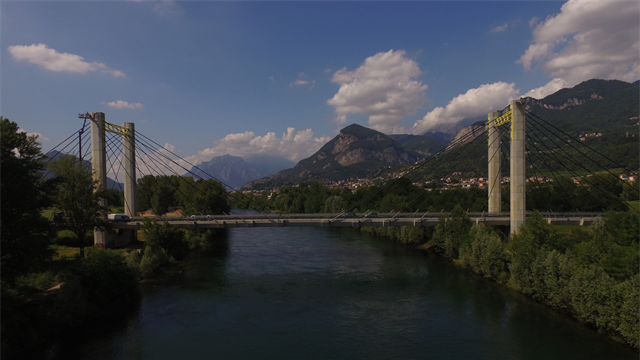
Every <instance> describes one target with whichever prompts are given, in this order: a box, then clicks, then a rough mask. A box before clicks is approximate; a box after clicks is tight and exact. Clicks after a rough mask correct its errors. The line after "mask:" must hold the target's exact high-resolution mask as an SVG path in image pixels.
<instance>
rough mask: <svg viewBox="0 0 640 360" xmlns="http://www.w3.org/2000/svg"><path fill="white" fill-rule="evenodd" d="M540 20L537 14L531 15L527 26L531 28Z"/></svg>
mask: <svg viewBox="0 0 640 360" xmlns="http://www.w3.org/2000/svg"><path fill="white" fill-rule="evenodd" d="M539 21H540V18H539V17H537V16H534V17H532V18H531V19H529V27H530V28H533V27H534V26H536V25H538V22H539Z"/></svg>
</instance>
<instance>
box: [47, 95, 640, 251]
mask: <svg viewBox="0 0 640 360" xmlns="http://www.w3.org/2000/svg"><path fill="white" fill-rule="evenodd" d="M79 117H80V118H82V119H84V123H83V126H82V128H81V129H80V130H78V131H77V132H74V133H73V134H72V135H71V136H69V138H67V139H66V140H64V141H63V142H61V143H60V144H59V145H58V146H56V147H55V148H54V149H53V150H56V151H59V152H62V153H64V154H68V155H71V156H75V157H78V158H79V159H80V160H81V161H83V160H85V159H87V160H88V159H90V160H91V168H92V171H93V176H94V180H95V181H96V182H97V183H98V184H99V185H100V186H102V187H103V188H106V184H107V177H109V178H111V179H113V180H114V181H115V183H116V184H120V180H122V181H123V183H124V184H123V185H121V187H120V190H121V191H122V192H123V193H124V211H125V214H126V215H128V216H129V217H130V218H131V219H130V220H129V221H113V222H112V226H111V228H112V229H115V230H119V232H120V234H119V237H121V238H122V236H123V233H124V237H129V238H131V237H135V234H136V231H137V230H138V229H139V228H140V226H141V224H142V219H141V218H138V217H137V215H138V210H139V209H138V206H137V197H136V193H137V192H138V191H145V190H144V189H143V188H140V181H142V180H144V179H145V176H147V175H151V176H152V178H153V179H155V178H154V177H157V176H160V175H167V174H174V175H178V176H177V177H178V178H179V179H180V181H181V184H180V186H178V187H177V192H178V193H179V195H178V196H180V197H181V200H182V201H183V203H184V204H186V205H189V207H190V208H191V209H192V211H191V212H193V213H195V214H197V215H193V218H191V217H175V218H172V217H156V219H157V220H161V221H167V223H169V224H170V225H172V226H178V227H183V228H231V227H268V226H269V227H278V226H319V227H332V226H334V227H360V226H433V225H436V224H437V223H438V215H439V214H438V213H437V212H431V213H429V212H426V213H423V212H418V211H419V209H418V207H420V206H419V205H420V204H419V201H420V199H421V194H420V193H416V194H412V196H410V197H408V198H409V199H411V200H410V201H409V202H408V203H407V204H404V205H402V209H400V210H399V212H393V213H390V214H375V216H373V213H371V212H367V213H362V214H354V213H352V211H356V210H355V209H362V206H364V204H366V203H367V201H368V200H370V199H371V198H372V197H374V196H376V194H377V193H379V192H383V191H397V192H402V191H406V190H407V188H408V187H409V186H411V183H416V182H421V181H422V180H423V179H425V178H426V177H427V176H429V175H433V173H434V171H435V170H434V169H443V168H447V167H448V168H449V170H455V169H457V167H458V166H462V165H463V164H465V163H468V162H469V161H470V159H474V156H475V159H476V160H475V161H476V162H477V163H476V164H475V165H476V166H479V165H480V164H479V162H484V164H486V165H484V166H488V180H487V191H488V198H487V208H486V211H484V212H481V213H469V214H468V215H469V217H470V219H471V221H472V222H474V223H484V224H487V225H500V226H510V228H511V232H512V233H515V232H517V231H518V229H519V228H520V227H521V226H522V225H523V224H524V223H525V222H526V218H527V216H528V212H527V204H528V203H527V192H526V187H527V182H529V183H530V184H531V185H530V186H532V187H533V192H530V195H532V194H533V195H534V196H533V199H529V205H530V206H529V207H530V208H531V207H534V208H536V209H538V210H541V211H540V212H541V214H542V215H543V216H544V217H545V218H546V219H547V221H549V223H553V224H578V225H588V224H590V223H591V222H592V221H593V220H594V219H595V218H596V217H597V216H601V215H602V214H603V213H604V212H601V211H599V210H601V208H597V209H593V206H591V208H592V209H581V204H580V198H589V197H591V198H593V199H594V200H597V199H596V198H601V199H606V200H607V201H609V202H616V201H618V202H621V205H620V206H626V205H627V204H626V203H624V202H622V200H621V199H620V198H619V197H618V196H617V195H616V194H612V193H611V192H610V191H608V189H609V188H611V187H612V186H614V185H616V183H619V182H620V181H621V180H620V179H619V178H618V177H617V176H616V175H615V174H613V173H612V172H611V171H610V169H611V168H612V167H616V168H619V169H624V171H627V172H632V170H629V169H626V167H625V166H623V165H620V164H618V163H616V161H615V160H612V159H610V158H608V157H607V156H605V155H603V154H602V153H600V152H598V151H597V150H596V149H593V148H591V147H589V146H588V145H587V144H585V143H584V142H581V141H580V140H579V139H577V138H576V137H575V136H572V135H570V134H567V133H565V132H563V131H562V130H560V129H559V128H558V127H556V126H555V125H554V124H553V123H551V122H549V121H546V120H544V119H542V118H540V117H539V116H537V115H536V114H533V113H531V112H529V111H527V110H526V108H525V104H524V102H522V101H520V100H514V101H511V103H510V106H509V107H508V108H506V109H505V110H503V111H497V112H492V113H490V114H489V116H488V121H487V124H486V126H484V127H483V128H482V129H481V130H477V131H471V132H469V133H467V134H466V135H464V136H460V137H458V138H457V139H456V140H454V141H453V142H452V143H450V144H449V145H447V147H445V148H444V149H442V150H440V151H438V152H437V153H435V154H432V155H431V156H429V157H428V158H427V159H426V160H424V161H422V162H420V163H418V164H416V165H414V166H411V167H410V168H409V169H407V170H406V171H405V172H404V175H403V176H402V178H401V179H397V178H396V179H391V180H389V181H387V182H386V183H385V184H384V185H382V186H380V187H379V188H378V189H377V190H376V192H374V193H372V194H369V195H368V196H367V197H365V198H363V199H360V200H358V201H357V202H355V203H352V204H350V205H349V207H348V208H345V209H342V211H340V212H338V213H334V214H281V213H276V212H271V213H269V212H267V213H262V214H254V215H246V214H245V215H213V214H211V215H210V217H207V214H208V213H212V212H215V211H212V210H211V208H212V206H213V207H214V205H212V204H215V203H216V202H220V201H226V199H225V198H220V197H219V196H218V195H216V191H218V190H221V188H220V184H222V187H223V188H224V190H226V191H227V194H226V196H227V197H228V198H229V199H233V200H235V201H241V202H244V203H246V204H248V206H251V204H252V202H253V201H255V198H252V197H251V196H247V195H245V194H243V193H242V192H239V191H235V189H233V188H231V187H230V186H228V185H226V184H225V183H224V182H223V181H220V180H218V179H215V177H214V176H211V175H210V174H207V173H206V172H205V171H202V170H201V169H200V173H204V174H206V175H208V176H209V177H210V178H213V179H215V180H217V181H218V182H219V184H218V183H215V182H194V181H193V180H191V181H190V180H189V179H190V178H189V177H188V176H189V175H190V176H191V177H193V178H194V179H196V180H202V178H201V177H200V176H198V175H196V174H195V173H193V172H191V169H193V168H194V167H195V166H194V165H193V164H191V163H190V162H188V161H187V160H185V159H182V158H180V157H179V156H178V155H177V154H175V153H174V152H173V151H172V150H171V149H168V148H165V147H163V146H161V145H160V144H159V143H157V142H156V141H154V140H152V139H150V138H149V137H147V136H145V135H144V134H142V133H140V132H138V131H136V130H135V126H134V124H133V123H124V124H123V125H122V126H119V125H115V124H111V123H108V122H106V121H105V114H104V113H100V112H93V113H85V114H80V116H79ZM507 126H509V127H510V129H509V130H506V127H507ZM89 130H90V136H87V134H86V133H87V132H89ZM53 150H52V151H53ZM478 153H481V154H483V155H482V156H481V157H478ZM477 159H480V160H477ZM471 161H472V162H473V161H474V160H471ZM195 168H197V167H195ZM503 169H509V174H508V175H509V176H508V188H509V198H510V204H509V205H510V206H509V212H508V213H505V212H503V211H502V205H503V201H502V189H503V182H504V178H503V176H506V175H507V174H506V173H505V171H503ZM561 173H562V174H565V175H562V174H561ZM180 174H187V177H183V176H181V175H180ZM531 175H533V176H531ZM566 175H570V176H572V177H573V179H577V178H581V180H580V181H578V186H579V189H580V191H581V192H580V194H579V195H580V196H578V197H576V196H574V195H572V194H570V193H569V192H570V189H569V187H568V185H567V183H566V182H563V181H560V179H561V178H563V177H566ZM403 179H404V180H405V181H402V180H403ZM407 180H409V181H407ZM556 180H557V181H556ZM152 181H153V180H152ZM574 181H575V180H574ZM543 183H544V184H546V185H547V187H544V186H541V184H543ZM151 185H152V186H156V187H158V188H159V189H160V188H161V187H162V184H159V183H153V184H151ZM618 185H619V184H618ZM216 186H217V188H216ZM160 190H161V189H160ZM550 190H551V191H552V192H549V191H550ZM147 191H148V189H147ZM418 191H421V192H422V193H424V191H425V190H423V189H420V190H418ZM536 191H538V192H539V193H536ZM633 191H635V192H636V193H637V192H638V189H637V188H636V187H633ZM159 193H160V194H162V192H161V191H160V192H159ZM187 193H197V194H198V196H197V198H196V199H193V198H190V197H189V196H188V194H187ZM216 196H217V197H216ZM554 197H558V198H563V199H562V201H564V202H566V203H568V204H570V207H571V209H572V211H573V210H575V212H571V213H568V212H562V213H560V212H557V211H556V212H554V211H553V210H554V209H553V200H554V199H553V198H554ZM531 201H536V202H537V203H536V204H535V206H531ZM541 202H545V204H542V203H541ZM596 203H597V201H596ZM104 205H106V203H105V204H104ZM545 205H546V206H545ZM435 206H437V204H434V205H433V206H432V207H435ZM556 210H558V209H556ZM581 210H590V211H591V212H589V213H587V212H585V211H581ZM594 210H595V211H596V212H594ZM104 216H105V218H106V213H105V214H104ZM111 231H112V230H111ZM113 237H114V236H113V234H111V233H110V232H109V231H102V230H96V231H95V236H94V240H95V243H96V244H98V245H99V246H103V247H107V246H109V245H110V244H111V243H113V241H112V240H110V238H113Z"/></svg>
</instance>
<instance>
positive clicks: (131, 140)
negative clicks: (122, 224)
mask: <svg viewBox="0 0 640 360" xmlns="http://www.w3.org/2000/svg"><path fill="white" fill-rule="evenodd" d="M122 127H124V128H125V129H128V130H129V134H127V135H125V136H123V137H122V156H123V165H124V213H125V215H128V216H130V217H133V216H137V215H138V211H137V207H136V156H135V126H134V124H133V123H129V122H126V123H123V124H122Z"/></svg>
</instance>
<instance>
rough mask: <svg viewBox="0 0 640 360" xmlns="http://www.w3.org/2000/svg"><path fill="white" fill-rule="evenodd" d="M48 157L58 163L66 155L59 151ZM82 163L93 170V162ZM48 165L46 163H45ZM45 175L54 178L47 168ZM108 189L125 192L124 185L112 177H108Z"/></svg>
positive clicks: (52, 152) (51, 152)
mask: <svg viewBox="0 0 640 360" xmlns="http://www.w3.org/2000/svg"><path fill="white" fill-rule="evenodd" d="M46 155H47V157H48V158H49V160H48V161H57V160H58V158H60V156H61V155H65V154H63V153H61V152H59V151H57V150H51V151H49V152H48V153H47V154H46ZM66 155H70V156H74V157H75V156H76V155H73V154H66ZM82 163H83V164H84V165H85V166H86V167H87V169H91V161H89V160H82ZM45 165H46V163H45ZM44 173H45V177H46V178H52V177H53V176H54V174H53V173H51V172H49V169H48V168H45V170H44ZM107 189H116V190H120V191H123V189H124V184H123V183H121V182H117V181H115V180H113V179H111V178H110V177H107Z"/></svg>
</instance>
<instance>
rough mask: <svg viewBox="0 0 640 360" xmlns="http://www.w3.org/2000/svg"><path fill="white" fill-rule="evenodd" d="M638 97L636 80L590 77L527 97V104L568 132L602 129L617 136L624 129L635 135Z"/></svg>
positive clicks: (582, 132) (576, 133) (639, 105)
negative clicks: (540, 94)
mask: <svg viewBox="0 0 640 360" xmlns="http://www.w3.org/2000/svg"><path fill="white" fill-rule="evenodd" d="M639 98H640V87H639V86H638V82H637V81H636V82H635V83H633V84H630V83H627V82H624V81H619V80H598V79H592V80H588V81H585V82H583V83H581V84H578V85H576V86H574V87H573V88H568V89H562V90H559V91H558V92H556V93H554V94H552V95H549V96H547V97H545V98H544V99H541V100H536V99H533V98H526V106H527V110H529V111H531V112H532V113H534V114H536V115H538V116H540V117H541V118H543V119H545V120H547V121H553V124H554V125H555V126H557V127H558V128H560V129H561V130H563V131H565V132H567V133H569V134H571V135H574V136H576V135H580V134H584V133H591V132H601V133H602V134H603V135H604V134H607V135H612V136H614V137H618V136H621V135H625V136H626V132H627V131H629V132H630V133H632V134H637V132H638V127H637V125H638V113H639V109H640V104H639V102H638V99H639ZM636 136H637V135H636Z"/></svg>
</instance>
